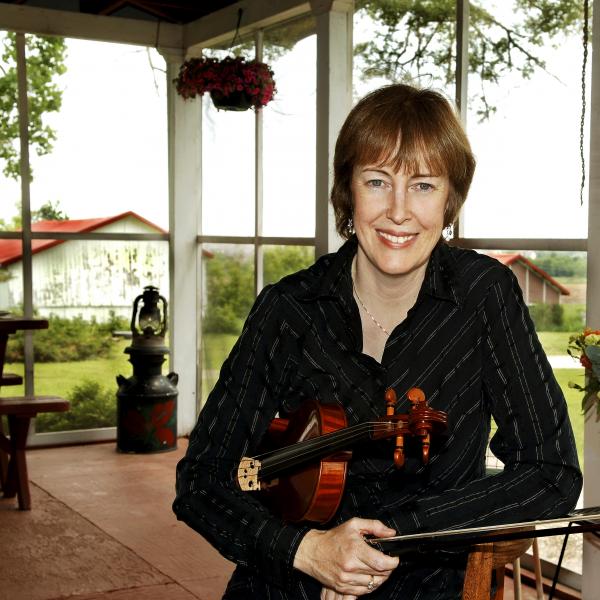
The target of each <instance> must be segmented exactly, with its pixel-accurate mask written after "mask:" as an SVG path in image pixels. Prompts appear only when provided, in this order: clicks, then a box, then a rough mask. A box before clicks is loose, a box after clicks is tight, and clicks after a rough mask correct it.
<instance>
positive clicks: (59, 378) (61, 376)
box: [0, 340, 133, 398]
mask: <svg viewBox="0 0 600 600" xmlns="http://www.w3.org/2000/svg"><path fill="white" fill-rule="evenodd" d="M130 343H131V341H130V340H118V341H115V345H114V348H113V351H112V353H111V356H110V357H109V358H97V359H94V360H82V361H75V362H63V363H40V362H38V363H36V364H35V370H34V377H35V380H34V381H35V393H36V394H41V395H44V394H48V395H55V396H62V397H63V398H66V397H68V395H69V392H70V391H71V390H72V389H73V387H74V386H75V385H77V384H79V383H81V382H82V381H83V380H85V379H90V380H93V381H97V382H98V383H100V384H101V385H102V386H103V387H106V388H113V389H114V390H115V394H116V393H117V389H118V386H117V382H116V381H115V378H116V376H117V375H123V376H125V377H129V376H130V375H131V374H132V373H133V370H132V366H131V364H130V363H129V362H128V359H129V356H128V355H127V354H124V353H123V350H124V349H125V348H126V347H127V346H129V344H130ZM5 371H6V372H9V373H18V374H19V375H23V364H22V363H15V364H6V365H5ZM24 393H25V392H24V390H23V386H15V387H5V388H3V389H2V390H0V396H20V395H23V394H24Z"/></svg>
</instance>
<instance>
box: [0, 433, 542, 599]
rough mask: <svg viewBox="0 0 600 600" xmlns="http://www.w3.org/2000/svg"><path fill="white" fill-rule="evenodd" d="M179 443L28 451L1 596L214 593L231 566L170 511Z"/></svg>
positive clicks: (6, 534)
mask: <svg viewBox="0 0 600 600" xmlns="http://www.w3.org/2000/svg"><path fill="white" fill-rule="evenodd" d="M178 445H179V447H178V449H177V450H175V451H172V452H165V453H160V454H147V455H142V454H138V455H130V454H119V453H117V452H116V451H115V444H114V443H106V444H93V445H84V446H70V447H62V448H46V449H32V450H29V451H28V455H27V456H28V467H29V478H30V480H31V484H30V487H31V494H32V510H31V511H19V510H17V508H16V506H17V503H16V499H4V498H0V556H1V559H0V600H63V599H66V598H69V599H70V600H109V599H110V600H195V599H197V600H219V599H220V598H221V596H222V594H223V591H224V589H225V586H226V582H227V580H228V579H229V576H230V574H231V571H232V570H233V565H232V564H231V563H230V562H228V561H226V560H225V559H223V558H222V557H221V556H220V555H219V554H218V553H217V552H216V551H215V550H214V549H213V548H212V547H211V546H210V545H209V544H208V543H207V542H206V541H204V539H203V538H201V537H200V536H199V535H197V534H196V533H195V532H194V531H192V530H191V529H190V528H188V527H187V526H186V525H185V524H183V523H180V522H178V521H177V520H176V518H175V516H174V514H173V512H172V510H171V503H172V501H173V497H174V486H175V465H176V464H177V461H178V460H179V459H180V458H181V456H183V454H184V452H185V449H186V447H187V441H186V440H185V439H180V440H178ZM512 588H513V585H512V580H511V579H508V578H507V580H506V588H505V595H504V598H505V600H512V598H513V594H512ZM365 597H367V596H365ZM535 597H536V596H535V590H532V589H531V588H528V587H525V586H524V587H523V596H522V598H523V600H529V599H534V598H535Z"/></svg>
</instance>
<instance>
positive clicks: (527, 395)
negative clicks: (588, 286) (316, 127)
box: [174, 84, 581, 600]
mask: <svg viewBox="0 0 600 600" xmlns="http://www.w3.org/2000/svg"><path fill="white" fill-rule="evenodd" d="M474 168H475V160H474V158H473V155H472V153H471V150H470V147H469V143H468V140H467V138H466V136H465V134H464V132H463V129H462V127H461V125H460V122H459V120H458V119H457V118H456V116H455V114H454V112H453V110H452V108H451V106H450V105H449V103H448V102H447V100H445V99H444V98H443V96H441V95H440V94H438V93H436V92H433V91H430V90H417V89H415V88H412V87H409V86H405V85H399V84H398V85H392V86H388V87H385V88H382V89H380V90H377V91H375V92H373V93H371V94H369V95H368V96H367V97H365V98H364V99H363V100H361V101H360V102H359V103H358V104H357V105H356V106H355V107H354V109H353V110H352V111H351V112H350V114H349V116H348V118H347V120H346V122H345V124H344V126H343V127H342V130H341V132H340V135H339V138H338V142H337V145H336V152H335V159H334V185H333V190H332V203H333V206H334V209H335V213H336V221H337V228H338V232H339V233H340V235H342V237H344V238H346V239H347V241H346V243H345V244H344V245H343V246H342V247H341V248H340V249H339V250H338V252H336V253H334V254H331V255H327V256H324V257H322V258H320V259H319V260H318V261H317V262H316V263H315V265H313V266H312V267H311V268H309V269H307V270H305V271H301V272H299V273H296V274H294V275H291V276H289V277H286V278H284V279H283V280H282V281H280V282H279V283H278V284H276V285H273V286H268V287H267V288H265V289H264V290H263V291H262V293H261V294H260V295H259V297H258V299H257V300H256V303H255V305H254V307H253V309H252V311H251V313H250V315H249V317H248V320H247V322H246V325H245V327H244V330H243V332H242V335H241V336H240V339H239V340H238V342H237V344H236V346H235V347H234V349H233V350H232V352H231V355H230V356H229V358H228V359H227V361H226V362H225V364H224V365H223V369H222V371H221V375H220V378H219V381H218V383H217V385H216V386H215V388H214V390H213V392H212V393H211V395H210V397H209V399H208V401H207V404H206V406H205V407H204V409H203V410H202V412H201V414H200V418H199V420H198V423H197V426H196V427H195V429H194V431H193V433H192V435H191V438H190V445H189V449H188V452H187V455H186V457H185V458H184V459H183V460H182V461H181V463H180V465H179V467H178V482H177V498H176V500H175V503H174V510H175V512H176V513H177V516H178V518H179V519H183V520H184V521H186V522H187V523H188V524H189V525H190V526H191V527H193V528H194V529H195V530H197V531H198V532H199V533H201V534H202V535H203V536H204V537H205V538H207V539H208V540H209V541H210V542H211V543H212V544H213V545H214V546H215V547H216V548H217V549H218V550H219V551H220V552H221V553H222V554H223V555H224V556H225V557H226V558H228V559H230V560H232V561H234V562H236V563H237V565H238V567H237V569H236V571H235V573H234V575H233V577H232V579H231V581H230V583H229V586H228V588H227V591H226V593H225V596H224V598H227V599H234V598H240V599H241V598H244V599H246V598H260V599H265V598H271V599H281V600H283V599H292V598H293V599H295V598H303V599H316V598H321V599H322V600H334V599H336V600H342V599H344V600H347V599H352V598H356V597H358V596H362V595H365V594H371V597H372V598H380V599H390V600H391V599H399V598H402V599H403V600H408V599H411V598H417V597H418V598H419V599H434V598H439V599H441V598H444V599H450V598H460V596H461V590H462V578H463V575H464V571H463V570H461V568H460V566H459V567H458V568H457V567H456V565H452V564H437V561H436V560H434V559H433V557H424V558H422V560H421V562H420V563H419V562H417V563H414V562H407V561H403V562H402V563H399V561H398V559H397V558H392V557H388V556H385V555H383V554H381V553H380V552H378V551H376V550H375V549H373V548H371V547H370V546H368V545H367V544H365V542H364V540H363V535H365V534H367V535H374V536H388V535H393V534H395V533H396V534H406V533H413V532H416V531H426V530H436V529H447V528H457V527H466V526H477V525H486V524H496V523H503V522H510V521H514V520H515V519H518V520H525V519H533V518H541V517H550V516H556V515H560V514H563V513H564V512H566V511H568V510H570V509H571V508H572V507H573V506H574V505H575V503H576V501H577V498H578V496H579V492H580V488H581V473H580V471H579V467H578V464H577V455H576V450H575V445H574V441H573V435H572V431H571V426H570V423H569V419H568V415H567V410H566V405H565V401H564V398H563V396H562V393H561V391H560V388H559V387H558V385H557V383H556V381H555V379H554V377H553V375H552V370H551V368H550V366H549V364H548V361H547V359H546V357H545V355H544V352H543V351H542V348H541V346H540V344H539V341H538V339H537V337H536V335H535V331H534V328H533V325H532V323H531V320H530V318H529V315H528V312H527V309H526V307H525V305H524V303H523V299H522V296H521V292H520V289H519V286H518V284H517V282H516V279H515V277H514V276H513V274H512V273H511V271H510V270H509V269H507V268H506V267H504V266H503V265H501V264H500V263H499V262H498V261H497V260H495V259H493V258H490V257H487V256H484V255H480V254H477V253H475V252H472V251H468V250H462V249H458V248H450V247H449V246H448V245H446V244H445V243H444V241H443V239H442V230H443V228H444V227H446V226H448V225H450V224H451V223H453V222H454V220H455V218H456V216H457V214H458V211H459V209H460V207H461V205H462V204H463V202H464V200H465V198H466V195H467V192H468V189H469V185H470V183H471V179H472V176H473V171H474ZM414 386H417V387H420V388H422V389H423V390H424V391H425V394H426V397H427V398H428V400H429V402H430V404H431V406H432V407H433V408H436V409H438V410H443V411H446V412H447V413H448V421H449V431H448V436H447V437H445V438H443V439H442V440H440V441H439V442H438V443H437V445H435V444H434V445H432V449H431V455H430V461H429V464H428V465H427V466H424V465H423V464H422V463H421V461H420V459H419V457H418V454H417V452H411V451H410V448H409V450H408V452H407V459H406V464H405V466H404V467H403V468H402V469H396V468H395V467H394V465H393V460H392V450H391V449H390V446H389V445H388V444H386V443H385V442H377V443H376V442H373V443H370V444H363V445H361V446H359V447H357V448H355V449H354V452H353V459H352V461H351V463H350V467H349V474H348V479H347V483H346V489H345V493H344V497H343V499H342V503H341V506H340V508H339V510H338V511H337V513H336V515H335V517H334V519H333V520H332V521H331V522H330V523H328V524H327V525H326V526H325V527H320V528H318V527H315V526H311V525H310V524H289V523H284V522H282V521H281V520H280V519H279V518H277V517H276V516H274V515H273V514H271V513H270V512H269V511H268V510H267V509H266V508H265V507H264V506H263V505H262V504H261V503H260V502H259V500H258V499H257V498H256V497H255V495H253V494H252V493H248V492H242V491H241V490H240V489H239V487H238V485H237V483H236V469H237V466H238V463H239V461H240V458H241V457H242V456H252V455H254V454H256V453H257V447H258V445H259V443H260V440H261V438H262V437H263V435H264V433H265V431H266V430H267V428H268V426H269V423H270V422H271V420H272V419H273V417H274V416H275V415H276V414H277V413H279V414H280V415H286V414H289V413H291V412H292V411H293V410H294V409H296V408H298V406H300V405H301V404H302V403H303V402H304V401H305V400H307V399H317V400H319V401H320V402H322V403H334V402H337V403H340V404H342V405H343V406H344V408H345V411H346V414H347V417H348V424H349V425H354V424H357V423H360V422H364V421H367V420H372V419H373V418H374V417H378V416H381V415H382V414H384V393H385V390H386V389H387V388H393V389H394V390H395V391H396V393H397V396H398V398H399V399H400V401H399V403H398V406H397V411H398V412H407V410H408V401H407V400H406V392H407V390H408V389H410V388H411V387H414ZM490 416H493V418H494V420H495V422H496V424H497V426H498V429H497V432H496V433H495V435H494V437H493V439H492V442H491V448H492V450H493V452H494V453H495V454H496V456H498V458H500V459H501V460H502V461H503V462H504V463H505V469H504V471H503V472H502V473H500V474H497V475H494V476H493V477H486V474H485V451H486V447H487V445H488V437H489V434H490Z"/></svg>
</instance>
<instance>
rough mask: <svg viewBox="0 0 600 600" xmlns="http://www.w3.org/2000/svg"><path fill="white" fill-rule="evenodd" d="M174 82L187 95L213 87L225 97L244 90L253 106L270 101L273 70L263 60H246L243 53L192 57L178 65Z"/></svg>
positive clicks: (179, 90)
mask: <svg viewBox="0 0 600 600" xmlns="http://www.w3.org/2000/svg"><path fill="white" fill-rule="evenodd" d="M174 83H175V86H176V88H177V92H178V93H179V94H180V95H181V96H182V97H183V98H186V99H187V98H194V97H195V96H196V95H202V94H204V93H205V92H211V91H213V90H218V91H220V92H221V93H222V94H223V95H224V96H225V97H227V96H228V95H230V94H231V93H232V92H245V93H246V95H247V96H249V97H250V100H251V103H252V105H253V106H254V107H255V108H260V107H261V106H264V105H265V104H267V103H268V102H270V101H271V100H272V99H273V96H274V94H275V91H276V90H275V82H274V81H273V71H271V69H269V67H268V66H267V65H266V64H264V63H261V62H258V61H256V60H251V61H248V62H247V61H246V60H245V59H244V58H242V57H227V58H225V59H223V60H217V59H215V58H191V59H189V60H187V61H186V62H184V63H183V64H182V65H181V68H180V70H179V75H178V77H177V78H176V79H175V80H174Z"/></svg>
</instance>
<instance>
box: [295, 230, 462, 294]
mask: <svg viewBox="0 0 600 600" xmlns="http://www.w3.org/2000/svg"><path fill="white" fill-rule="evenodd" d="M357 247H358V241H357V239H356V236H353V237H352V238H350V239H349V240H348V241H346V242H345V243H344V244H343V245H342V246H341V248H340V249H339V250H338V251H337V252H335V253H333V254H328V255H326V256H324V257H323V258H321V259H320V260H319V261H317V263H316V264H315V265H314V266H313V267H312V268H311V269H309V271H312V275H313V277H311V278H310V279H304V281H303V282H302V283H301V291H300V292H298V293H297V294H295V295H296V297H297V298H299V299H301V300H314V299H317V298H342V299H348V298H350V297H351V295H352V277H351V265H352V259H353V258H354V255H355V254H356V250H357ZM421 294H429V295H430V296H433V297H435V298H440V299H442V300H448V301H451V302H454V303H455V304H458V305H460V304H462V301H463V299H464V294H463V291H462V286H461V285H460V282H459V276H458V265H457V262H456V258H455V257H454V255H453V252H452V249H451V248H450V247H449V246H448V244H446V242H444V241H442V240H440V242H438V244H437V245H436V246H435V248H434V249H433V252H432V253H431V257H430V259H429V263H428V265H427V271H426V272H425V279H424V280H423V285H422V287H421Z"/></svg>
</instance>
